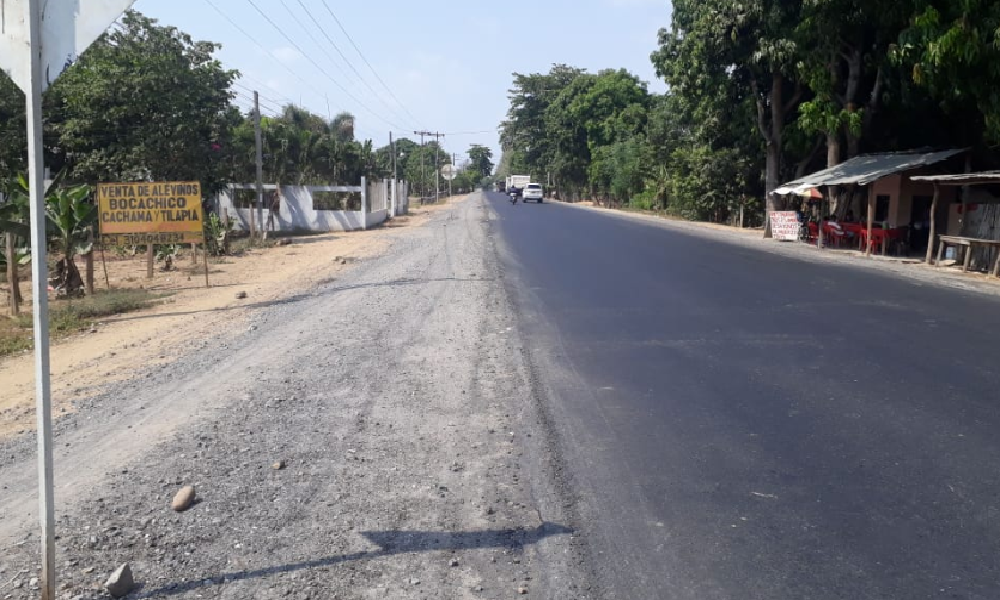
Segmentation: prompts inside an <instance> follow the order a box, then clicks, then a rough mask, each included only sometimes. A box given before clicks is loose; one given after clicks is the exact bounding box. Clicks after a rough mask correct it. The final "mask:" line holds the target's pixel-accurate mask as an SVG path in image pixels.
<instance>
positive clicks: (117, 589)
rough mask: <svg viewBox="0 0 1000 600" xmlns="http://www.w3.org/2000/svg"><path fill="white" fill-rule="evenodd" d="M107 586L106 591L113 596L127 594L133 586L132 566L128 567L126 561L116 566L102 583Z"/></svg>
mask: <svg viewBox="0 0 1000 600" xmlns="http://www.w3.org/2000/svg"><path fill="white" fill-rule="evenodd" d="M104 587H106V588H107V590H108V593H109V594H111V596H112V597H113V598H122V597H124V596H127V595H128V593H129V592H131V591H132V588H134V587H135V580H134V579H133V578H132V568H131V567H129V565H128V563H125V564H124V565H122V566H120V567H118V569H117V570H116V571H115V572H114V573H112V574H111V577H108V581H107V582H106V583H105V584H104Z"/></svg>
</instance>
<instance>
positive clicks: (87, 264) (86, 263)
mask: <svg viewBox="0 0 1000 600" xmlns="http://www.w3.org/2000/svg"><path fill="white" fill-rule="evenodd" d="M83 286H84V292H85V293H86V294H87V295H88V296H93V295H94V250H93V248H91V250H90V252H88V253H86V254H84V255H83Z"/></svg>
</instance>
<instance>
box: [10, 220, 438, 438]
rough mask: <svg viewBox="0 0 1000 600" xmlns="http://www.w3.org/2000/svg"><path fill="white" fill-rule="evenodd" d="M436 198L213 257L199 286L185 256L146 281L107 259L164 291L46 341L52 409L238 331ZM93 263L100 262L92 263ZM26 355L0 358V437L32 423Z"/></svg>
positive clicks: (383, 238)
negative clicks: (374, 221)
mask: <svg viewBox="0 0 1000 600" xmlns="http://www.w3.org/2000/svg"><path fill="white" fill-rule="evenodd" d="M444 208H445V205H440V206H433V207H421V208H419V209H417V210H416V211H414V214H413V215H411V216H408V217H401V218H396V219H394V220H393V221H392V222H391V223H390V224H389V225H388V226H387V227H383V228H380V229H375V230H372V231H365V232H354V233H349V234H344V233H337V234H327V235H319V236H314V237H305V238H298V239H296V240H294V241H293V243H292V244H291V245H288V246H280V247H276V248H269V249H257V250H252V251H250V252H248V253H246V254H244V255H242V256H236V257H226V258H224V259H223V260H222V261H221V263H218V264H216V263H215V262H214V261H213V264H211V266H210V281H211V284H212V287H211V288H209V289H205V287H204V275H203V271H202V270H201V269H202V268H203V267H202V266H201V265H196V266H195V267H193V268H192V267H191V265H190V261H189V260H188V259H186V258H183V259H181V260H179V261H178V263H177V266H178V267H180V269H181V270H180V271H174V272H170V273H163V272H159V271H158V272H156V274H155V278H154V279H153V280H152V281H150V280H147V279H146V278H145V277H146V267H145V260H144V258H143V257H137V258H134V259H129V260H115V259H112V260H110V261H109V272H110V279H111V283H112V286H114V287H116V288H129V287H140V286H142V287H145V289H148V290H150V291H152V292H154V293H162V294H167V296H166V298H165V299H164V301H163V302H162V304H160V305H158V306H156V307H154V308H151V309H149V310H145V311H140V312H134V313H128V314H124V315H119V316H117V317H111V318H108V319H104V320H102V321H101V322H100V323H98V324H97V327H96V328H95V329H96V333H89V332H87V333H82V334H80V335H77V336H75V337H73V338H70V339H67V340H63V341H61V342H60V343H58V344H56V345H54V346H53V348H52V353H51V357H52V389H53V407H54V409H55V413H56V415H57V416H59V415H62V414H63V413H64V412H65V411H71V410H73V403H74V402H78V401H80V400H81V399H83V398H87V397H92V396H94V395H95V394H97V393H99V392H100V391H101V390H102V389H103V388H104V386H105V385H107V384H108V383H111V382H115V381H125V380H128V379H130V378H133V377H135V376H137V375H138V374H141V373H143V372H145V371H147V370H148V369H150V368H155V367H156V366H158V365H162V364H167V363H169V362H171V361H173V360H176V359H177V358H178V357H180V356H184V355H186V354H188V353H190V352H193V351H197V350H199V349H201V348H202V347H203V346H204V345H205V343H206V341H208V340H211V339H214V338H216V337H218V336H220V335H222V336H225V335H227V334H232V333H237V332H239V331H242V330H243V329H244V328H245V327H246V324H247V320H248V319H249V318H250V315H252V314H253V312H254V310H255V309H259V308H264V307H268V306H271V305H273V304H275V303H277V302H281V301H283V300H285V299H288V298H291V297H294V296H295V295H296V294H297V293H299V292H300V291H301V290H304V289H309V288H311V287H313V286H315V285H316V284H317V283H319V282H323V281H329V280H332V279H333V278H335V277H337V276H338V275H339V274H340V273H341V272H343V271H344V270H346V269H349V268H351V265H352V264H353V263H354V262H355V261H357V260H358V259H361V258H365V257H370V256H374V255H376V254H379V253H381V252H384V251H385V250H386V248H387V247H388V245H389V244H390V243H391V240H392V239H393V237H394V235H395V234H396V233H397V232H399V231H401V230H402V229H404V228H409V227H419V226H420V225H422V224H424V223H425V222H426V221H427V219H428V218H430V216H431V215H432V214H434V213H435V212H437V211H440V210H443V209H444ZM342 263H344V264H342ZM97 268H98V270H99V271H100V269H101V267H100V264H98V267H97ZM188 271H191V272H188ZM102 276H103V274H102V275H101V276H100V277H98V278H99V279H100V278H101V277H102ZM101 284H103V281H101ZM25 287H27V286H25ZM239 292H246V294H247V298H246V299H243V300H240V299H237V297H236V296H237V294H238V293H239ZM214 343H218V342H217V341H216V342H214ZM33 365H34V363H33V357H32V355H31V353H25V354H22V355H20V356H15V357H9V358H7V359H6V360H3V359H0V384H2V385H0V438H2V437H4V436H5V435H11V434H18V433H19V432H26V431H30V430H32V429H34V423H35V413H34V367H33Z"/></svg>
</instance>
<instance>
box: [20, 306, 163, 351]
mask: <svg viewBox="0 0 1000 600" xmlns="http://www.w3.org/2000/svg"><path fill="white" fill-rule="evenodd" d="M163 298H164V296H163V294H154V293H151V292H149V291H147V290H141V289H121V290H110V291H100V292H97V293H95V294H94V295H93V296H89V297H87V298H84V299H81V300H71V301H66V302H60V303H56V304H53V305H52V310H51V311H50V313H49V329H50V331H51V335H52V338H53V339H61V338H65V337H68V336H71V335H76V334H80V333H87V332H88V331H90V330H91V328H92V327H93V326H94V324H95V323H96V321H97V320H98V319H102V318H106V317H110V316H114V315H120V314H123V313H128V312H134V311H137V310H142V309H144V308H148V307H150V306H152V305H154V304H156V303H157V302H160V301H162V299H163ZM33 346H34V344H33V342H32V331H31V315H21V316H19V317H16V318H10V319H5V318H0V358H3V357H5V356H9V355H11V354H16V353H18V352H22V351H25V350H30V349H31V348H32V347H33Z"/></svg>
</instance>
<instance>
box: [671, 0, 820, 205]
mask: <svg viewBox="0 0 1000 600" xmlns="http://www.w3.org/2000/svg"><path fill="white" fill-rule="evenodd" d="M801 11H802V0H756V1H753V2H748V3H737V2H733V1H732V0H677V1H676V2H674V3H673V22H672V24H671V28H670V29H669V30H667V29H664V30H661V31H660V48H659V50H657V51H656V52H654V53H653V56H652V58H653V62H654V65H655V66H656V69H657V72H658V74H659V75H660V76H662V77H664V78H665V79H666V81H667V83H668V84H669V85H670V86H671V90H672V92H673V93H676V94H678V95H681V96H683V97H684V98H685V99H686V101H687V102H689V103H691V104H694V105H699V104H701V105H703V106H696V107H693V108H694V111H695V113H697V112H699V110H701V111H707V112H715V111H716V110H717V107H716V106H714V105H715V103H716V102H717V101H718V99H719V98H720V97H726V96H730V97H732V96H739V97H749V98H751V99H752V101H753V106H754V108H755V112H756V115H755V119H754V121H755V122H754V125H755V126H756V127H757V129H758V131H759V133H760V136H761V137H762V139H763V141H764V144H765V147H766V165H765V191H766V194H767V209H768V212H770V211H771V210H774V209H775V208H776V204H775V201H774V197H773V196H772V195H771V194H770V192H771V190H773V189H775V188H776V187H777V185H778V182H779V180H780V178H781V174H782V159H783V152H784V138H783V135H784V130H785V125H786V123H787V121H788V120H789V118H790V116H791V115H793V114H794V113H795V111H796V108H797V106H798V102H799V99H800V94H801V91H802V87H801V85H800V83H799V80H798V76H797V73H796V69H797V67H798V64H799V61H800V47H799V43H798V40H797V39H796V38H795V32H796V28H797V26H798V24H799V22H800V19H801ZM732 87H735V88H737V89H735V90H730V91H724V92H722V93H720V91H721V90H727V88H732ZM705 104H708V105H707V106H706V105H705Z"/></svg>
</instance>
